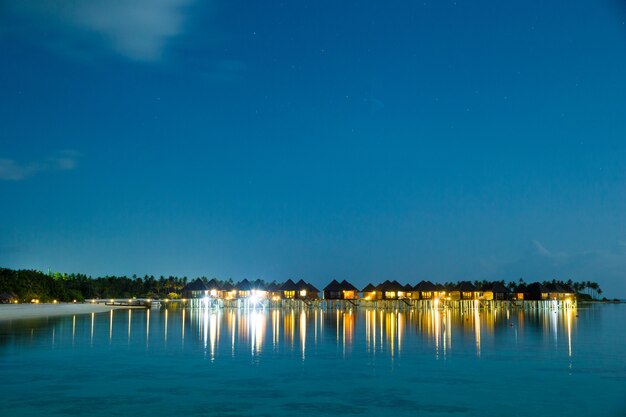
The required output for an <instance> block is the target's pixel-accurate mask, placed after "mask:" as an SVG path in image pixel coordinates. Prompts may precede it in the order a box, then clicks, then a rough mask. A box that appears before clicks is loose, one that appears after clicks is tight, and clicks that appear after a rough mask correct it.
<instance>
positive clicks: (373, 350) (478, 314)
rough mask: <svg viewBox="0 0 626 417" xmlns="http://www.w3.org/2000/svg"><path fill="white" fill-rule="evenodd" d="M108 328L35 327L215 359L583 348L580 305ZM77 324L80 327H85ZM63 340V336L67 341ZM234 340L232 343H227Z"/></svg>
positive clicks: (235, 315) (171, 315)
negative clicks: (494, 346)
mask: <svg viewBox="0 0 626 417" xmlns="http://www.w3.org/2000/svg"><path fill="white" fill-rule="evenodd" d="M106 316H107V320H106V327H104V326H103V323H102V315H97V314H90V315H89V316H88V318H85V317H87V316H71V317H69V318H57V319H50V320H48V321H46V323H47V325H46V326H42V327H35V328H34V329H33V332H34V333H32V334H31V336H30V338H31V339H33V338H38V339H39V338H44V339H45V335H46V333H48V334H49V335H50V343H51V346H54V345H55V344H56V343H59V340H58V339H59V335H57V328H58V327H59V326H61V327H63V325H64V322H65V321H66V320H69V321H70V323H71V343H72V345H75V344H76V343H77V333H79V334H78V343H80V342H81V337H82V332H81V325H82V324H84V322H85V321H87V322H88V324H89V328H90V331H89V343H90V345H91V346H93V345H94V343H98V342H99V341H100V340H101V338H102V333H103V332H106V333H105V334H106V338H107V342H108V344H114V343H118V342H119V339H120V336H121V334H122V333H121V331H122V330H124V332H123V334H124V340H125V342H126V344H128V345H131V344H134V343H136V342H137V341H138V340H139V339H141V340H144V341H145V348H146V349H150V348H151V346H152V345H154V346H155V347H159V348H163V347H170V346H174V345H179V346H180V348H181V349H185V346H186V345H190V346H197V345H198V344H200V345H201V346H202V348H203V351H204V352H206V353H207V355H208V356H209V357H210V358H211V359H212V360H215V359H216V358H218V357H219V356H220V355H223V354H224V353H225V352H228V354H229V356H234V355H236V354H244V352H246V351H248V352H249V354H250V355H251V356H253V357H257V356H258V357H262V356H263V354H264V352H266V351H285V350H288V351H293V352H296V353H298V354H299V355H300V356H301V358H302V360H306V358H307V350H308V349H311V348H314V347H315V346H317V345H318V344H319V343H323V344H328V343H329V341H331V340H333V341H334V343H335V344H336V346H337V347H338V349H339V352H341V355H342V356H346V355H347V354H349V353H350V352H351V351H352V350H353V348H354V346H355V345H362V346H363V347H364V349H365V351H366V352H368V353H370V354H373V355H375V354H377V353H384V354H386V355H389V357H390V358H394V357H396V356H398V355H402V353H403V349H404V344H405V343H406V340H407V338H409V339H415V338H418V339H419V340H420V341H421V342H422V343H426V344H427V345H429V346H430V347H431V350H432V353H433V354H434V356H435V358H437V359H443V360H445V359H446V357H447V355H449V354H450V353H451V352H452V351H453V349H454V347H456V344H457V343H460V345H459V346H460V347H459V349H462V350H463V351H464V352H466V351H467V347H468V341H470V340H471V346H472V349H473V351H474V354H475V355H476V357H480V356H481V341H482V340H483V339H489V340H492V341H493V339H494V338H495V337H496V335H498V333H502V335H508V336H512V338H513V339H514V341H515V343H519V342H520V338H523V337H524V336H525V335H526V333H528V332H532V333H533V334H541V338H542V339H543V341H544V342H545V343H546V344H549V345H552V346H554V347H558V346H559V345H560V344H562V343H566V344H567V355H568V356H570V357H571V356H572V355H573V353H574V352H575V349H574V347H573V346H572V343H573V340H574V338H573V337H572V333H574V332H576V326H577V321H576V320H575V317H576V316H577V312H576V310H562V311H556V312H555V311H549V310H548V311H541V310H533V311H528V310H526V311H524V310H519V311H508V310H494V311H479V310H471V311H459V310H424V311H421V310H410V311H389V310H376V309H362V310H358V311H356V310H354V311H353V310H330V311H328V310H317V309H315V310H278V309H272V310H264V309H259V310H242V309H224V310H222V309H209V308H203V309H163V310H161V311H158V310H113V311H111V312H110V313H106ZM77 323H78V326H79V328H77ZM61 342H62V341H61ZM225 344H228V345H229V346H228V349H226V348H225Z"/></svg>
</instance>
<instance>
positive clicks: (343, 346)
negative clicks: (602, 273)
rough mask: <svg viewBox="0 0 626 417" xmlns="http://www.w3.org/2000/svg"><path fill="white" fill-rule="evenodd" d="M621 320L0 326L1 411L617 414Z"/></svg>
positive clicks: (258, 318)
mask: <svg viewBox="0 0 626 417" xmlns="http://www.w3.org/2000/svg"><path fill="white" fill-rule="evenodd" d="M625 320H626V305H598V306H593V307H590V308H579V309H578V310H577V311H574V312H571V311H570V312H563V311H561V312H557V313H554V312H550V311H547V312H510V313H507V312H506V311H499V312H497V313H487V312H480V313H477V312H466V313H463V314H462V313H459V312H451V311H450V312H447V313H442V312H437V313H433V312H419V311H413V312H395V311H372V310H369V311H368V310H358V311H339V312H337V311H330V312H322V311H309V312H301V311H290V310H280V311H279V310H269V311H267V310H266V311H243V310H242V311H236V310H234V311H230V310H223V311H211V310H184V311H182V310H176V309H169V310H167V311H165V310H162V311H158V310H152V311H145V310H132V311H128V310H117V311H115V312H113V313H111V314H109V313H102V314H93V315H79V316H69V317H62V318H50V319H45V320H35V321H20V322H17V321H16V322H9V323H0V369H1V371H0V375H1V377H0V410H1V411H0V413H2V415H10V416H35V415H42V414H43V415H48V416H58V415H64V416H65V415H86V414H89V415H91V416H105V415H106V416H122V415H124V416H126V415H150V414H153V415H174V414H177V415H183V416H185V415H200V416H205V415H206V416H302V415H333V416H335V415H359V416H386V415H393V416H502V415H505V416H529V415H531V416H535V417H536V416H566V415H569V416H624V415H626V401H625V400H624V398H625V394H626V359H625V357H626V336H625V335H624V333H623V329H624V326H623V323H624V321H625ZM5 413H6V414H5Z"/></svg>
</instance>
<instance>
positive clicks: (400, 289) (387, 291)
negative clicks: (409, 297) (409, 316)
mask: <svg viewBox="0 0 626 417" xmlns="http://www.w3.org/2000/svg"><path fill="white" fill-rule="evenodd" d="M404 292H405V290H404V286H403V285H402V284H400V283H399V282H398V281H395V280H394V281H389V280H386V281H385V282H383V283H382V284H380V285H378V286H377V287H376V299H378V300H398V299H401V298H404Z"/></svg>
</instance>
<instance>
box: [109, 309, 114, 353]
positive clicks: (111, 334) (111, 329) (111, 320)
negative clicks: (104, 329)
mask: <svg viewBox="0 0 626 417" xmlns="http://www.w3.org/2000/svg"><path fill="white" fill-rule="evenodd" d="M112 339H113V310H111V314H110V317H109V345H110V344H111V340H112Z"/></svg>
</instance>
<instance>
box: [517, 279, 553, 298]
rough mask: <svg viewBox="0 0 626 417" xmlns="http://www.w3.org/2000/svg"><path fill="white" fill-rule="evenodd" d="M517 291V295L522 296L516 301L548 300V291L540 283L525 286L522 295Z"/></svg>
mask: <svg viewBox="0 0 626 417" xmlns="http://www.w3.org/2000/svg"><path fill="white" fill-rule="evenodd" d="M519 291H520V289H518V290H516V292H517V294H518V295H520V294H521V295H522V298H517V299H518V300H530V301H541V300H549V299H550V290H549V289H548V287H546V286H545V285H543V284H542V283H540V282H533V283H532V284H529V285H527V286H526V288H525V290H524V292H523V293H520V292H519Z"/></svg>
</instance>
